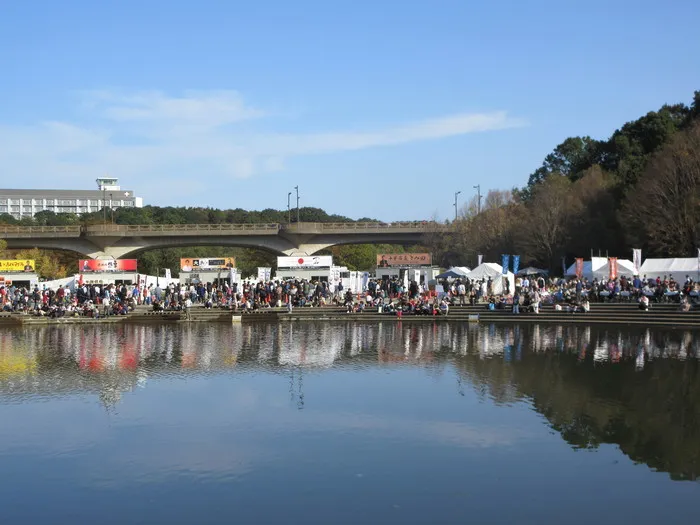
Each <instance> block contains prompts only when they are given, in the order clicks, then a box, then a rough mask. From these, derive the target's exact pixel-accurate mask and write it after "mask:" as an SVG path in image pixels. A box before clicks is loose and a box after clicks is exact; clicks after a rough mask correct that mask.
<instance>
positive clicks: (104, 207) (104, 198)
mask: <svg viewBox="0 0 700 525" xmlns="http://www.w3.org/2000/svg"><path fill="white" fill-rule="evenodd" d="M102 222H103V223H104V224H107V188H105V187H104V186H102Z"/></svg>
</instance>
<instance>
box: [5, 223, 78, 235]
mask: <svg viewBox="0 0 700 525" xmlns="http://www.w3.org/2000/svg"><path fill="white" fill-rule="evenodd" d="M40 233H73V234H75V235H76V236H78V235H80V226H14V225H6V224H0V235H2V234H5V235H17V234H20V235H36V234H40Z"/></svg>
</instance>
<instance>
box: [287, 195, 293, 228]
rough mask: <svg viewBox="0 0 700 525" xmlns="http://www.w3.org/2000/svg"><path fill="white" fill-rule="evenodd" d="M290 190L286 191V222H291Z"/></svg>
mask: <svg viewBox="0 0 700 525" xmlns="http://www.w3.org/2000/svg"><path fill="white" fill-rule="evenodd" d="M291 198H292V192H291V191H290V192H289V193H287V224H291V223H292V207H291V204H290V203H291Z"/></svg>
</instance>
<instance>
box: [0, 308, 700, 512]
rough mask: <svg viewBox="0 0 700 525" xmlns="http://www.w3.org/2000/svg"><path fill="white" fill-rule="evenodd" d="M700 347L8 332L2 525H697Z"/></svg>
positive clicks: (571, 340)
mask: <svg viewBox="0 0 700 525" xmlns="http://www.w3.org/2000/svg"><path fill="white" fill-rule="evenodd" d="M699 335H700V332H694V331H678V330H661V329H653V330H651V329H637V328H629V329H628V328H621V329H611V328H609V327H607V328H600V327H595V326H581V325H577V326H551V325H550V326H544V325H541V326H538V325H534V326H533V325H516V324H513V325H506V324H504V325H488V324H473V325H466V324H465V325H457V324H446V323H441V324H439V325H432V324H425V325H421V326H418V325H408V324H407V323H406V324H404V325H403V326H402V324H401V323H400V322H398V323H397V322H395V321H391V322H386V323H380V324H372V323H361V322H347V323H327V324H323V323H316V322H308V323H299V324H292V323H290V324H280V325H278V324H258V325H245V324H244V325H233V326H231V325H227V324H223V325H220V324H192V325H189V326H188V325H144V326H135V325H119V326H107V325H88V326H47V327H31V328H19V329H6V330H0V420H1V421H2V424H1V425H0V471H1V472H2V473H3V476H2V478H1V480H0V523H12V524H20V523H52V524H64V523H65V524H69V523H70V524H74V523H100V524H112V523H114V524H120V525H121V524H124V523H168V524H176V523H188V524H194V523H196V524H205V523H241V524H247V523H250V524H267V523H304V524H314V523H319V524H345V523H347V524H363V523H381V524H394V523H396V524H413V523H416V524H419V523H420V524H442V523H511V524H513V523H518V524H542V523H567V524H578V523H581V524H590V523H596V524H598V525H600V524H605V523H611V524H612V523H614V524H616V525H619V524H620V523H635V524H646V523H694V522H696V521H697V515H698V511H699V510H700V503H699V502H700V483H698V476H699V475H700V374H699V371H698V361H699V359H700V337H699Z"/></svg>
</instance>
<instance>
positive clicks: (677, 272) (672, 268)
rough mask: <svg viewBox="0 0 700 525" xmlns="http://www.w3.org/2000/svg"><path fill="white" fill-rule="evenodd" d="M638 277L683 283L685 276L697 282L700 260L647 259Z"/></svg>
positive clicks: (676, 258)
mask: <svg viewBox="0 0 700 525" xmlns="http://www.w3.org/2000/svg"><path fill="white" fill-rule="evenodd" d="M639 274H640V277H644V276H646V277H647V278H648V279H656V278H657V277H658V278H659V279H663V278H664V277H666V278H668V279H670V278H671V277H673V279H674V280H676V281H679V282H684V281H685V277H686V275H689V276H690V277H691V278H692V279H693V280H698V275H700V259H698V258H696V257H673V258H668V259H647V260H646V261H644V263H643V264H642V267H641V268H640V270H639Z"/></svg>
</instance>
